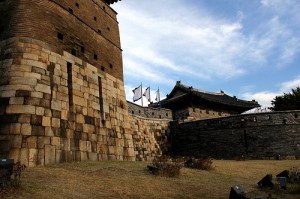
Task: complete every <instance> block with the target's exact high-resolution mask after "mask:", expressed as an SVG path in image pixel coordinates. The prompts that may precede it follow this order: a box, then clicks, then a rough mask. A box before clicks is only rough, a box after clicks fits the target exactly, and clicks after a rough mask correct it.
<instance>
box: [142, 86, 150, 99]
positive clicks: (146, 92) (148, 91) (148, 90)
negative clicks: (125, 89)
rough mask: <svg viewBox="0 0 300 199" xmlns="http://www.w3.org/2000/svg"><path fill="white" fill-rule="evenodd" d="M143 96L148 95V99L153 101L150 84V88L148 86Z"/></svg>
mask: <svg viewBox="0 0 300 199" xmlns="http://www.w3.org/2000/svg"><path fill="white" fill-rule="evenodd" d="M143 96H145V97H146V99H147V100H148V102H150V101H151V96H150V86H149V87H148V88H146V90H145V92H144V94H143Z"/></svg>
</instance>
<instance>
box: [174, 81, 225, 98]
mask: <svg viewBox="0 0 300 199" xmlns="http://www.w3.org/2000/svg"><path fill="white" fill-rule="evenodd" d="M177 84H178V85H179V86H182V87H185V88H187V89H192V90H193V91H198V92H202V93H206V94H212V95H225V93H224V92H223V93H222V92H221V93H217V92H210V91H204V90H200V89H197V88H193V87H192V86H187V85H184V84H182V83H180V82H178V83H177ZM227 96H229V95H227Z"/></svg>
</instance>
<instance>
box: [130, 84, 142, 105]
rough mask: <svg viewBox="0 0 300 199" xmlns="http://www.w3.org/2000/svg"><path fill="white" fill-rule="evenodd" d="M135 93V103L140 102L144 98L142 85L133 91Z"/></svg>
mask: <svg viewBox="0 0 300 199" xmlns="http://www.w3.org/2000/svg"><path fill="white" fill-rule="evenodd" d="M132 92H133V101H134V102H135V101H138V100H139V99H141V98H142V85H140V86H139V87H137V88H135V89H133V90H132Z"/></svg>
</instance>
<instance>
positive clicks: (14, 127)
mask: <svg viewBox="0 0 300 199" xmlns="http://www.w3.org/2000/svg"><path fill="white" fill-rule="evenodd" d="M20 133H21V124H20V123H12V124H11V125H10V134H12V135H19V134H20Z"/></svg>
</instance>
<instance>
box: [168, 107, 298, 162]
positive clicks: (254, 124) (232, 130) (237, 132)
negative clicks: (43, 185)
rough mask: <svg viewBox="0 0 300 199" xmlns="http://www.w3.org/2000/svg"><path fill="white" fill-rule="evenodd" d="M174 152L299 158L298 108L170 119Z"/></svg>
mask: <svg viewBox="0 0 300 199" xmlns="http://www.w3.org/2000/svg"><path fill="white" fill-rule="evenodd" d="M171 135H172V149H173V152H174V153H175V154H176V155H194V156H195V155H202V156H203V155H204V156H212V157H214V158H230V159H232V158H237V157H242V156H244V157H245V156H248V157H252V158H258V159H260V158H271V159H272V158H275V157H276V156H278V155H280V156H282V157H296V158H300V111H285V112H267V113H258V114H247V115H237V116H230V117H223V118H216V119H209V120H198V121H191V122H184V123H179V122H178V121H173V122H171Z"/></svg>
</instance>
